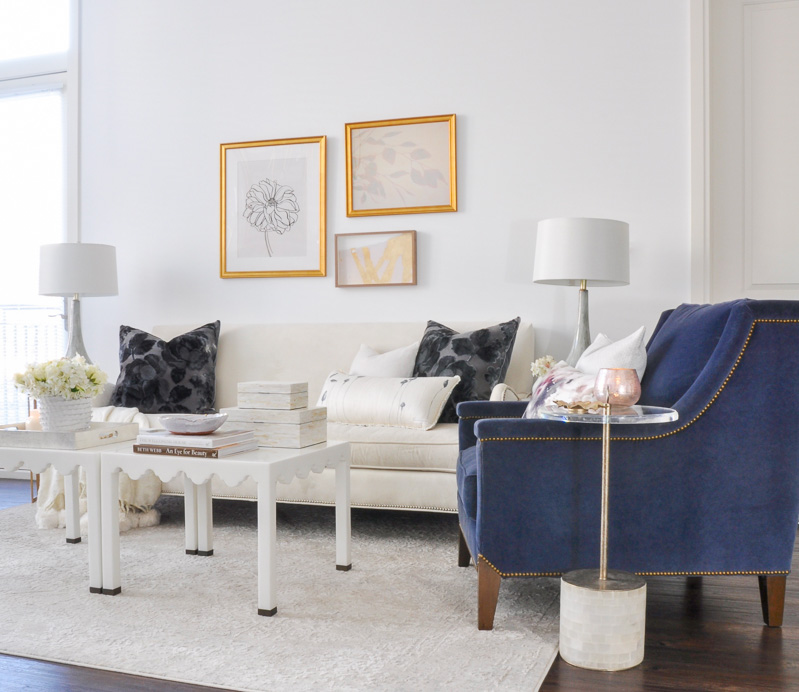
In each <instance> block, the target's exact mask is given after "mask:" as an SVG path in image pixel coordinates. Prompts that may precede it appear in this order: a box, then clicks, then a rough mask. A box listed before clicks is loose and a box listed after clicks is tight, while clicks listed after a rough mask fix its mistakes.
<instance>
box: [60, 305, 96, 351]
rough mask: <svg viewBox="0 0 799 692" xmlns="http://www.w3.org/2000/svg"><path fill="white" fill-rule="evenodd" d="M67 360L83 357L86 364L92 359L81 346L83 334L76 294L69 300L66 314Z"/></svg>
mask: <svg viewBox="0 0 799 692" xmlns="http://www.w3.org/2000/svg"><path fill="white" fill-rule="evenodd" d="M67 329H68V332H67V334H68V336H67V352H66V354H65V355H66V357H67V358H74V357H75V356H83V357H84V358H85V359H86V362H87V363H91V362H92V359H91V358H89V354H87V353H86V347H85V346H84V345H83V332H82V331H81V327H80V298H79V297H78V295H77V294H76V295H75V296H74V297H72V298H70V301H69V310H68V313H67Z"/></svg>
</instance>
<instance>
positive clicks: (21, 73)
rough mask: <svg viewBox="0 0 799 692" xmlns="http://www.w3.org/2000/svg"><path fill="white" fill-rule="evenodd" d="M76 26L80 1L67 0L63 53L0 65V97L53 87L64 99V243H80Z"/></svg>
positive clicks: (78, 99) (78, 21)
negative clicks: (65, 36) (66, 39)
mask: <svg viewBox="0 0 799 692" xmlns="http://www.w3.org/2000/svg"><path fill="white" fill-rule="evenodd" d="M80 24H81V0H69V32H70V36H69V48H68V50H67V52H66V53H57V54H54V55H46V56H36V57H33V58H21V59H19V60H5V61H2V62H0V98H2V97H4V96H12V95H14V94H24V93H30V92H36V91H41V90H42V88H43V87H45V88H46V87H47V86H53V87H58V88H60V89H62V90H63V96H64V133H65V135H66V147H65V151H64V166H65V171H64V173H65V175H64V181H65V182H64V184H65V188H66V189H65V191H64V193H65V194H64V214H65V219H64V227H65V240H66V241H67V242H70V243H74V242H78V241H79V240H80V71H81V70H80Z"/></svg>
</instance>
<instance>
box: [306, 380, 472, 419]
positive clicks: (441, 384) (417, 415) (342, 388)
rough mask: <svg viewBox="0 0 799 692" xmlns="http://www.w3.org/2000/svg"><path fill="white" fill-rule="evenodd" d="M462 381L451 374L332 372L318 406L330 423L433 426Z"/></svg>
mask: <svg viewBox="0 0 799 692" xmlns="http://www.w3.org/2000/svg"><path fill="white" fill-rule="evenodd" d="M458 382H460V377H458V376H457V375H456V376H454V377H452V376H448V377H362V376H360V375H348V374H346V373H342V372H332V373H330V375H328V378H327V381H326V382H325V384H324V385H323V386H322V393H321V394H320V395H319V400H318V401H317V404H316V405H317V406H326V407H327V420H328V421H329V422H331V423H350V424H353V425H387V426H394V427H398V428H421V429H422V430H428V429H429V428H432V427H433V426H434V425H435V424H436V422H437V421H438V417H439V416H440V415H441V409H442V408H443V407H444V405H445V404H446V403H447V401H448V400H449V398H450V396H451V395H452V392H453V390H454V389H455V387H456V386H457V384H458Z"/></svg>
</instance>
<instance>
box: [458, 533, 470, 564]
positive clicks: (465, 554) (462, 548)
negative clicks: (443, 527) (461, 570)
mask: <svg viewBox="0 0 799 692" xmlns="http://www.w3.org/2000/svg"><path fill="white" fill-rule="evenodd" d="M471 560H472V555H471V553H470V552H469V546H468V545H467V544H466V539H465V538H464V537H463V530H462V529H461V528H460V526H459V527H458V567H468V566H469V565H470V564H471Z"/></svg>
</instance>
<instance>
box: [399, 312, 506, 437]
mask: <svg viewBox="0 0 799 692" xmlns="http://www.w3.org/2000/svg"><path fill="white" fill-rule="evenodd" d="M519 322H520V318H518V317H517V318H516V319H514V320H510V321H509V322H503V323H501V324H497V325H494V326H492V327H486V328H485V329H475V330H474V331H471V332H463V333H460V334H459V333H457V332H456V331H455V330H454V329H451V328H450V327H446V326H444V325H443V324H439V323H438V322H433V321H432V320H431V321H429V322H428V323H427V329H425V332H424V335H423V336H422V341H421V344H420V345H419V352H418V353H417V354H416V364H415V365H414V369H413V374H414V376H417V377H442V376H452V375H458V376H460V378H461V383H460V384H459V385H458V386H457V387H456V388H455V391H454V392H453V394H452V398H451V400H450V401H449V403H448V404H447V406H445V407H444V411H443V413H442V415H441V418H440V421H441V422H442V423H456V422H457V421H458V416H457V414H456V413H455V406H456V405H457V404H459V403H460V402H461V401H475V400H484V401H487V400H488V399H489V397H490V396H491V390H492V389H493V388H494V385H496V384H498V383H499V382H502V381H503V380H504V379H505V375H506V374H507V372H508V365H509V364H510V357H511V353H512V351H513V343H514V341H515V339H516V332H517V331H518V329H519Z"/></svg>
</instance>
